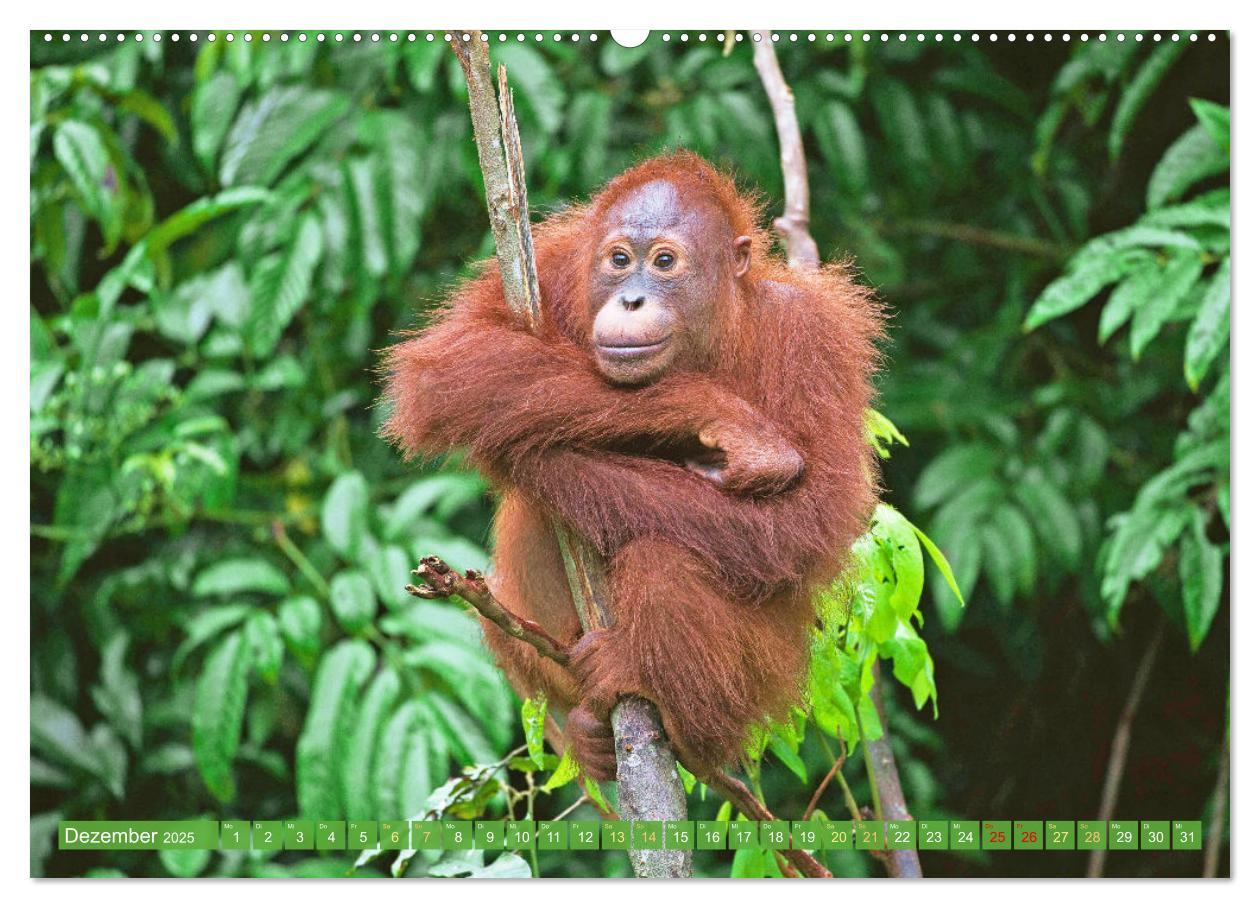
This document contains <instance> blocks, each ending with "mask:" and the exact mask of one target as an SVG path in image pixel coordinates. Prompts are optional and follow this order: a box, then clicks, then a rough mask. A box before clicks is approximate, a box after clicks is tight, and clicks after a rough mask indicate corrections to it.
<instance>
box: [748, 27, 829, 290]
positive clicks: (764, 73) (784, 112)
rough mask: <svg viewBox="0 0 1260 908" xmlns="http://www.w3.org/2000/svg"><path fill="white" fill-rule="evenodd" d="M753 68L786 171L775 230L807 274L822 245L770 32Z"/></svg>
mask: <svg viewBox="0 0 1260 908" xmlns="http://www.w3.org/2000/svg"><path fill="white" fill-rule="evenodd" d="M757 35H760V40H754V41H753V65H754V66H755V67H756V68H757V74H758V75H759V76H761V84H762V86H763V87H764V88H765V90H766V97H767V98H769V100H770V108H771V110H773V111H774V128H775V131H776V132H777V133H778V136H779V162H780V164H781V166H782V168H783V214H782V216H780V217H777V218H775V219H774V227H775V230H777V231H778V232H779V235H780V236H781V237H782V238H783V244H784V246H785V247H787V256H788V264H790V265H791V266H792V267H794V268H800V269H803V270H806V271H809V270H813V269H814V268H817V267H818V264H819V261H820V259H819V255H818V244H817V243H815V242H814V238H813V236H811V235H810V232H809V174H808V171H807V170H806V166H805V145H804V142H803V141H802V140H801V127H800V123H799V122H798V121H797V119H796V98H795V97H794V96H793V94H792V88H791V86H789V85H788V84H787V80H786V79H784V78H783V70H781V69H780V68H779V58H778V57H777V56H775V53H774V45H773V43H772V42H771V40H770V33H769V32H768V31H764V32H760V33H756V32H754V38H755V37H756V36H757Z"/></svg>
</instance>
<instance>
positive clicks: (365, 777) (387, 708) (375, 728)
mask: <svg viewBox="0 0 1260 908" xmlns="http://www.w3.org/2000/svg"><path fill="white" fill-rule="evenodd" d="M401 692H402V681H401V680H400V679H399V677H398V673H397V672H395V671H394V670H393V669H392V668H389V667H385V668H382V669H381V670H380V672H378V673H377V675H376V677H375V678H374V679H372V683H371V684H370V685H368V689H367V693H366V694H364V696H363V704H362V706H361V707H360V708H359V713H358V715H357V716H355V720H354V731H353V733H352V734H351V735H350V739H349V741H348V742H347V744H346V760H345V762H344V763H342V764H341V767H340V770H341V789H342V791H343V792H344V797H345V804H346V816H347V818H349V819H352V820H354V819H357V820H370V819H375V818H376V817H378V816H385V814H384V813H378V812H377V805H376V797H375V786H374V784H373V779H374V777H375V760H376V751H377V741H378V740H379V738H380V735H381V730H382V729H383V728H384V727H385V723H386V721H387V720H388V719H389V716H390V713H391V712H392V711H393V708H394V704H395V703H397V702H398V696H399V694H400V693H401ZM390 816H393V814H390Z"/></svg>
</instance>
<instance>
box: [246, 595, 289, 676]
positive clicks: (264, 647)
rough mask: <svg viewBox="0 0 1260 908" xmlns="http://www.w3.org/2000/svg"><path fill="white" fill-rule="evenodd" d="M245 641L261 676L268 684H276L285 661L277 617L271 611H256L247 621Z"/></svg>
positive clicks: (282, 640)
mask: <svg viewBox="0 0 1260 908" xmlns="http://www.w3.org/2000/svg"><path fill="white" fill-rule="evenodd" d="M245 641H246V642H247V643H248V644H249V649H250V652H251V653H252V654H253V655H252V661H253V664H254V667H255V668H256V669H258V674H259V676H260V677H261V678H262V679H263V680H264V681H266V682H267V683H268V684H275V683H276V680H277V678H278V677H279V675H280V664H281V663H282V662H283V661H284V639H283V638H282V637H281V636H280V625H279V623H278V622H277V621H276V619H275V617H274V616H273V615H272V614H271V613H270V612H263V611H255V612H254V614H252V615H250V616H249V620H248V621H246V622H245Z"/></svg>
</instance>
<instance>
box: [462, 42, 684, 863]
mask: <svg viewBox="0 0 1260 908" xmlns="http://www.w3.org/2000/svg"><path fill="white" fill-rule="evenodd" d="M465 34H466V35H467V37H464V36H465ZM450 43H451V46H452V47H453V48H454V50H455V55H456V56H457V57H458V58H459V62H460V66H461V67H462V68H463V70H464V76H465V78H466V79H467V81H468V107H469V110H470V111H471V114H472V121H473V134H474V137H475V139H476V142H477V159H478V161H479V162H480V165H481V172H482V175H483V178H484V180H485V185H486V207H487V208H488V209H489V213H490V226H491V231H492V232H493V233H494V244H495V252H496V254H497V256H498V261H499V275H500V277H501V279H502V281H503V291H504V296H505V299H506V300H507V304H508V306H509V307H510V308H511V310H512V311H513V312H514V313H515V314H516V316H517V317H518V318H519V319H520V320H521V322H522V323H523V324H524V325H525V327H526V328H527V329H528V330H530V331H532V332H537V331H538V329H539V327H540V325H541V323H542V302H541V292H540V290H539V286H538V274H537V265H536V263H535V261H534V245H533V238H532V234H531V232H530V223H529V202H528V197H527V194H526V190H525V164H524V157H523V155H522V154H521V140H520V131H519V130H518V128H517V123H516V115H515V112H514V110H513V102H512V93H511V91H510V89H509V88H508V83H507V72H506V70H505V69H504V68H503V67H501V66H500V67H499V79H498V82H499V91H498V96H497V98H496V95H495V90H494V86H493V85H492V84H491V80H490V52H489V49H488V47H487V42H486V41H485V40H484V38H483V36H482V34H481V33H480V32H479V31H476V30H474V29H469V30H468V31H467V33H465V32H462V31H461V32H458V33H456V34H454V35H452V40H451V42H450ZM555 530H556V534H557V537H558V540H559V542H560V549H561V553H562V555H563V557H564V562H565V570H566V573H567V575H568V579H569V585H570V590H571V593H572V596H573V604H574V608H575V609H576V610H577V613H578V618H579V619H580V620H581V622H582V627H583V629H584V630H586V631H588V632H589V631H592V630H598V629H600V628H604V627H607V626H608V625H609V623H610V622H611V617H612V616H611V612H610V611H609V609H608V608H607V602H606V596H605V593H604V590H605V586H606V584H605V580H604V565H603V563H602V560H601V559H600V557H599V555H598V553H597V552H596V551H595V550H594V549H593V548H592V547H591V545H590V544H589V543H588V542H587V541H586V540H585V539H582V538H581V537H580V536H578V535H577V534H574V533H572V532H570V531H568V530H567V529H566V528H564V527H562V526H560V525H559V524H558V523H557V524H556V527H555ZM481 588H484V583H483V584H481ZM473 592H474V593H480V592H481V589H476V590H473ZM486 592H487V593H488V590H486ZM460 595H461V596H462V595H463V594H462V593H461V594H460ZM469 601H470V602H472V600H469ZM472 604H473V606H474V608H478V605H477V603H476V602H472ZM482 604H483V605H491V612H492V614H486V612H484V611H483V612H482V613H483V614H486V617H487V618H489V619H490V620H491V621H494V622H495V623H496V624H499V621H496V620H495V619H496V616H497V617H498V618H499V619H500V620H502V621H504V622H505V623H506V624H507V628H505V629H508V632H509V633H512V630H510V629H515V630H517V631H518V632H519V633H520V634H525V633H526V632H529V635H530V639H529V642H533V643H535V645H537V642H539V641H541V642H543V643H544V644H545V643H546V640H542V638H539V637H538V636H537V635H536V634H535V633H534V629H533V628H529V627H526V626H525V625H524V624H523V623H522V619H520V618H519V617H517V616H514V615H512V614H511V612H509V611H508V610H507V609H505V608H503V606H502V604H501V603H497V602H495V601H494V600H493V597H490V598H489V600H487V599H486V598H485V597H484V596H483V597H482ZM494 605H497V606H498V608H497V610H496V609H495V608H494ZM478 610H479V611H480V610H481V609H480V608H478ZM513 619H514V620H513ZM499 626H500V627H503V626H504V625H503V624H499ZM509 628H510V629H509ZM538 630H541V628H538ZM513 636H517V639H526V638H525V637H524V636H518V635H517V634H513ZM552 642H553V643H554V641H552ZM550 650H551V653H550V655H551V656H552V657H554V654H556V653H558V652H559V650H558V649H557V648H556V647H550ZM540 651H542V649H541V648H540ZM544 655H549V654H548V653H547V652H544ZM611 718H612V726H613V737H614V740H615V741H616V753H617V785H618V794H619V806H620V808H621V812H622V815H623V816H624V817H625V818H626V819H630V820H678V819H685V818H686V816H687V796H686V792H685V791H684V790H683V784H682V778H681V777H680V776H679V775H678V770H677V765H676V760H675V758H674V752H673V750H672V749H671V747H670V745H669V740H668V739H667V738H666V736H665V731H664V728H663V726H662V725H661V720H660V715H659V714H658V713H657V710H656V707H655V706H654V705H652V704H651V703H649V702H648V701H646V700H643V699H640V698H637V697H624V698H622V699H621V700H619V701H618V702H617V703H616V704H615V705H614V706H613V710H612V717H611ZM691 860H692V859H691V853H690V852H685V851H673V850H662V851H640V850H631V852H630V862H631V865H632V866H633V868H634V872H635V875H636V876H640V877H678V876H691Z"/></svg>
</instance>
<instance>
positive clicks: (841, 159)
mask: <svg viewBox="0 0 1260 908" xmlns="http://www.w3.org/2000/svg"><path fill="white" fill-rule="evenodd" d="M813 131H814V135H815V136H817V138H818V147H819V149H820V150H821V151H822V155H823V160H825V161H826V162H827V168H828V171H829V172H830V173H831V174H833V175H834V177H835V179H836V181H837V182H839V183H840V185H842V186H844V187H845V188H846V189H847V190H848V191H850V192H852V193H855V194H856V193H861V192H865V191H866V188H867V183H868V180H869V177H868V174H867V162H866V140H865V139H864V138H863V136H862V130H861V127H859V126H858V122H857V118H856V117H855V116H854V115H853V111H852V110H851V109H850V108H849V106H848V105H847V104H845V103H844V102H843V101H836V100H832V101H828V102H827V103H826V104H824V105H822V107H820V108H819V110H818V112H817V114H815V116H814V118H813Z"/></svg>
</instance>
